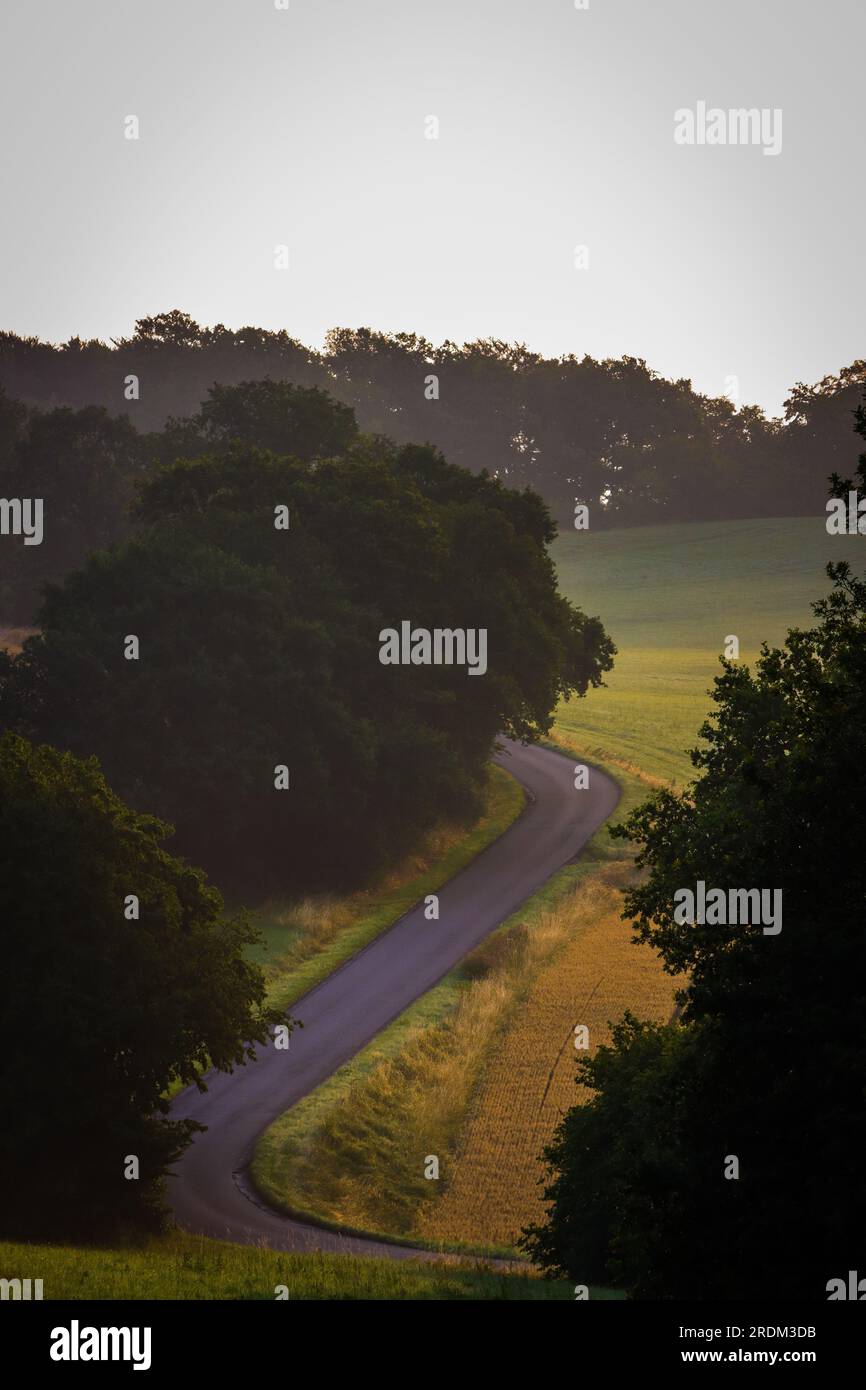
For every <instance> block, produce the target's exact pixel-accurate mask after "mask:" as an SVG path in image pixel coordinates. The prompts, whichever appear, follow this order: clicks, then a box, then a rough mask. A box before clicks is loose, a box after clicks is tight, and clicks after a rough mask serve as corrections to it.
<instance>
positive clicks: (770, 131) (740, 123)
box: [674, 101, 782, 155]
mask: <svg viewBox="0 0 866 1390" xmlns="http://www.w3.org/2000/svg"><path fill="white" fill-rule="evenodd" d="M674 144H676V145H760V146H761V148H762V152H763V153H764V154H768V155H777V154H781V153H782V111H781V107H778V106H774V107H772V108H771V107H769V106H763V107H761V108H760V109H758V107H757V106H750V107H745V106H739V107H734V108H732V109H731V110H728V111H723V110H722V109H721V107H718V106H710V107H707V103H706V102H705V101H699V102H697V103H696V105H695V108H694V110H692V108H691V107H689V106H681V107H680V108H679V109H678V110H677V111H675V112H674Z"/></svg>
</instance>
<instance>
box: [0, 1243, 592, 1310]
mask: <svg viewBox="0 0 866 1390" xmlns="http://www.w3.org/2000/svg"><path fill="white" fill-rule="evenodd" d="M0 1277H3V1278H6V1279H14V1278H18V1279H41V1280H42V1281H43V1296H44V1298H45V1299H147V1298H157V1299H184V1300H186V1299H207V1300H212V1299H244V1300H262V1301H264V1300H266V1299H274V1298H276V1297H277V1289H278V1288H279V1287H280V1286H284V1287H285V1288H286V1289H287V1290H288V1296H289V1298H290V1299H292V1300H299V1299H300V1300H309V1299H327V1300H329V1301H338V1300H341V1299H410V1300H411V1299H436V1300H453V1299H473V1300H479V1299H485V1300H486V1299H495V1300H502V1299H509V1300H510V1299H520V1300H524V1299H558V1300H562V1301H565V1300H572V1299H573V1298H574V1290H573V1288H572V1286H571V1284H569V1283H563V1282H559V1281H553V1280H545V1279H535V1278H532V1277H528V1276H527V1275H523V1274H521V1273H517V1272H514V1273H512V1272H506V1271H497V1270H494V1269H491V1268H489V1267H487V1268H484V1267H483V1266H482V1265H480V1264H479V1265H477V1266H475V1267H469V1266H466V1265H465V1264H460V1265H458V1264H457V1263H456V1262H454V1263H450V1264H449V1263H447V1262H444V1263H439V1262H436V1263H422V1262H421V1261H415V1260H387V1259H386V1260H378V1259H371V1260H367V1259H363V1260H359V1259H358V1258H357V1257H355V1256H351V1255H289V1254H281V1253H280V1252H278V1251H273V1250H264V1249H260V1248H258V1247H255V1246H246V1245H228V1244H223V1243H222V1242H221V1241H215V1240H205V1239H204V1238H203V1237H198V1236H187V1235H181V1234H176V1235H172V1236H170V1237H167V1238H166V1239H163V1240H154V1241H152V1242H150V1243H149V1244H148V1245H147V1246H145V1247H143V1248H135V1249H127V1248H122V1249H80V1248H77V1247H71V1246H60V1245H18V1244H14V1245H13V1244H5V1243H0ZM283 1296H285V1295H283ZM590 1296H591V1297H595V1298H605V1297H608V1296H609V1295H608V1294H607V1293H606V1291H605V1290H595V1289H593V1290H590Z"/></svg>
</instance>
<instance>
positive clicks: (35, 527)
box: [0, 497, 43, 545]
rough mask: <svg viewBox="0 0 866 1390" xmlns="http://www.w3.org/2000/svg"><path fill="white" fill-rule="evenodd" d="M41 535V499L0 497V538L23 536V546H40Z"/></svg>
mask: <svg viewBox="0 0 866 1390" xmlns="http://www.w3.org/2000/svg"><path fill="white" fill-rule="evenodd" d="M42 535H43V530H42V498H41V497H0V536H23V537H24V544H25V545H41V544H42Z"/></svg>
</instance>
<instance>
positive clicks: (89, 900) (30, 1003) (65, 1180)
mask: <svg viewBox="0 0 866 1390" xmlns="http://www.w3.org/2000/svg"><path fill="white" fill-rule="evenodd" d="M169 829H170V827H168V826H166V825H164V824H162V823H161V822H160V821H158V820H156V819H154V818H153V817H152V816H148V815H141V814H139V813H137V812H134V811H132V810H130V809H129V808H128V807H127V806H125V805H124V804H123V802H122V801H121V800H120V799H119V798H118V797H117V796H116V795H115V794H114V792H113V791H112V790H111V788H110V787H109V786H108V784H107V783H106V781H105V779H104V777H103V775H102V773H101V771H100V769H99V766H98V764H97V763H96V761H95V760H94V759H91V760H89V761H87V762H82V761H79V760H78V759H77V758H75V757H73V756H72V755H70V754H68V753H60V752H58V751H57V750H56V749H54V748H51V747H48V746H42V747H38V748H37V747H33V746H32V745H31V744H30V743H28V742H27V741H26V740H24V739H22V738H20V737H18V736H16V735H14V734H6V735H5V736H4V737H3V738H2V739H0V949H2V955H3V970H2V972H0V1018H2V1034H3V1046H2V1063H0V1109H2V1113H3V1132H4V1143H3V1146H2V1150H0V1235H2V1236H6V1237H14V1236H27V1237H31V1238H32V1237H36V1236H39V1235H46V1236H47V1235H50V1236H51V1237H52V1238H57V1237H59V1236H63V1235H65V1236H71V1237H74V1236H82V1237H87V1238H89V1239H92V1238H96V1237H99V1236H104V1235H107V1234H110V1233H113V1232H116V1231H117V1230H118V1229H123V1228H127V1229H130V1230H133V1229H141V1228H142V1227H143V1228H153V1227H154V1226H157V1225H158V1224H159V1223H160V1221H161V1217H162V1200H161V1199H162V1187H163V1178H164V1175H165V1173H166V1170H167V1168H168V1167H169V1166H170V1164H171V1163H172V1162H173V1161H174V1160H175V1159H176V1158H177V1157H178V1155H179V1154H180V1153H181V1152H182V1151H183V1149H184V1148H185V1146H186V1145H187V1143H188V1142H189V1140H190V1138H191V1135H192V1133H193V1131H194V1129H195V1128H196V1126H194V1125H192V1124H191V1123H189V1122H182V1123H181V1122H172V1121H170V1120H168V1119H167V1118H166V1117H165V1112H166V1109H167V1107H166V1104H165V1101H164V1093H165V1092H166V1090H167V1088H168V1087H169V1086H170V1085H171V1084H172V1083H173V1082H176V1081H180V1082H185V1083H190V1082H193V1081H196V1079H197V1077H198V1075H199V1073H200V1071H201V1070H202V1069H203V1068H205V1067H206V1066H208V1065H210V1066H214V1067H217V1068H219V1069H221V1070H231V1068H232V1067H234V1066H236V1065H238V1064H240V1063H242V1062H243V1061H244V1060H245V1059H246V1058H248V1057H249V1056H250V1055H251V1050H252V1044H253V1043H254V1042H255V1041H259V1042H261V1041H264V1039H265V1038H266V1036H267V1031H268V1024H269V1023H270V1022H271V1021H273V1018H274V1017H275V1016H274V1015H272V1014H271V1013H270V1012H269V1011H268V1010H267V1009H266V1008H265V1006H264V1004H263V1000H264V985H263V981H262V977H261V973H260V972H259V970H258V969H257V968H256V967H255V966H253V965H251V964H250V963H249V962H248V961H247V960H246V958H245V954H244V948H245V946H246V945H247V943H248V942H249V941H251V940H252V939H254V933H253V932H252V930H251V928H250V926H249V923H248V922H247V920H246V919H245V917H244V916H243V915H235V916H231V917H227V916H226V915H225V914H224V912H223V904H222V899H221V897H220V895H219V893H218V892H217V891H216V890H215V889H214V888H213V887H211V886H209V885H208V883H207V882H206V880H205V878H204V875H203V874H202V873H201V872H200V871H199V870H197V869H194V868H192V867H191V866H190V865H189V864H187V863H185V862H184V861H182V860H180V859H176V858H173V857H172V856H171V855H169V854H167V853H166V851H165V850H164V849H163V847H162V841H163V840H164V839H165V837H166V836H167V834H168V832H169ZM133 897H134V898H135V899H137V903H138V906H137V908H136V906H135V904H134V903H133V902H132V898H133ZM133 1159H135V1160H136V1161H137V1164H138V1170H137V1173H136V1170H135V1169H134V1167H133V1165H132V1162H131V1160H133Z"/></svg>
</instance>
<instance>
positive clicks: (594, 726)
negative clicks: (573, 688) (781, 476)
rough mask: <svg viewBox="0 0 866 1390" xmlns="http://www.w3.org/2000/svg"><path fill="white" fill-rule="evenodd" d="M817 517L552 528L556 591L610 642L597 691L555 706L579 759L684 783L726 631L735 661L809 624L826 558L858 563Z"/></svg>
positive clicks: (856, 548) (860, 545)
mask: <svg viewBox="0 0 866 1390" xmlns="http://www.w3.org/2000/svg"><path fill="white" fill-rule="evenodd" d="M824 522H825V517H824V514H823V513H821V514H820V515H819V516H815V517H785V518H779V519H772V520H756V521H724V522H696V523H690V524H683V525H673V526H652V527H642V528H639V529H638V528H636V529H634V530H621V531H608V532H598V533H595V534H594V533H593V532H591V531H587V532H580V533H579V534H578V533H576V532H575V533H571V534H568V535H563V536H561V537H560V538H559V539H558V540H557V541H556V543H555V544H554V547H553V555H554V559H555V561H556V565H557V570H558V573H559V581H560V587H561V589H562V591H563V593H565V594H566V596H567V597H568V598H570V599H571V600H572V601H573V602H574V603H576V604H577V605H578V607H580V608H582V609H583V610H584V611H585V612H586V613H589V614H597V615H598V616H599V617H600V618H601V620H602V622H603V623H604V625H605V628H606V630H607V631H608V632H609V634H610V635H611V637H612V638H613V640H614V641H615V642H616V644H617V647H618V648H619V654H618V656H617V658H616V665H615V668H614V670H613V671H612V672H611V674H610V675H609V676H608V683H607V686H606V687H605V688H602V689H601V690H592V691H590V692H589V694H588V695H587V696H586V698H585V699H583V700H572V701H570V702H569V703H567V704H565V705H563V706H562V707H561V708H560V709H559V711H558V714H557V721H556V722H557V733H558V734H559V735H560V736H562V737H564V738H567V740H568V742H569V743H570V744H571V745H572V746H573V747H577V748H579V749H580V750H581V751H582V752H584V753H585V754H586V755H589V754H595V756H596V757H598V758H601V759H607V760H608V761H610V762H612V763H621V764H622V763H624V764H626V765H629V766H632V767H635V768H639V769H640V770H642V771H643V772H645V773H647V774H649V775H650V776H651V777H656V778H660V779H662V780H663V781H673V782H677V783H682V782H684V781H686V780H687V779H688V778H689V777H690V775H691V772H692V768H691V764H690V762H689V759H688V756H687V752H686V750H687V749H689V748H691V747H693V746H694V744H695V743H696V741H697V740H696V735H697V730H698V728H699V726H700V724H701V723H702V721H703V719H704V717H705V715H706V713H707V711H708V709H709V707H710V703H711V702H710V699H709V697H708V696H707V694H706V692H707V690H708V689H709V688H710V686H711V685H712V681H713V677H714V676H716V675H718V673H719V669H720V668H719V664H718V660H719V656H720V655H721V652H722V649H723V645H724V641H725V638H726V637H727V636H728V635H729V634H730V633H733V634H735V635H736V636H737V637H738V638H739V642H740V660H741V661H744V662H751V661H754V658H755V656H756V654H757V652H758V650H759V648H760V645H761V642H763V641H767V642H769V643H770V645H771V646H772V645H778V644H779V643H781V642H782V641H783V640H784V637H785V634H786V632H787V630H788V629H789V628H790V627H795V626H801V627H802V626H808V625H809V624H810V622H811V616H812V615H811V609H810V606H809V605H810V604H811V603H812V602H813V601H814V600H815V599H817V598H820V597H821V596H822V595H823V594H825V593H827V592H828V591H829V587H830V582H829V580H828V578H827V576H826V574H825V573H824V569H825V566H826V564H827V562H828V561H829V560H850V561H851V562H852V565H853V566H854V567H855V568H861V569H862V568H863V567H864V563H866V543H864V542H863V540H862V538H861V537H859V536H828V535H827V532H826V530H825V526H824Z"/></svg>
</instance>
